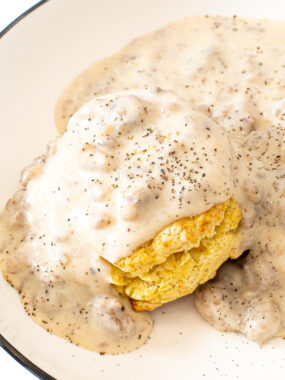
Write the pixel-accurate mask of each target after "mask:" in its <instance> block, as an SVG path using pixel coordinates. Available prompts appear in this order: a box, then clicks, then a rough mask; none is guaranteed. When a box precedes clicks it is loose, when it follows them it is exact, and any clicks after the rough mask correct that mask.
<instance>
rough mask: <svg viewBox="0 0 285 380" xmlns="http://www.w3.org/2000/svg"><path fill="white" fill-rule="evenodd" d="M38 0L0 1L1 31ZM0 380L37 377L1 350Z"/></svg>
mask: <svg viewBox="0 0 285 380" xmlns="http://www.w3.org/2000/svg"><path fill="white" fill-rule="evenodd" d="M37 2H38V1H37V0H8V1H7V0H0V31H1V30H3V29H4V28H5V27H6V26H7V25H8V24H10V22H11V21H13V20H14V19H15V18H17V17H18V16H19V15H20V14H22V13H23V12H25V10H26V9H28V8H30V7H31V6H33V5H34V4H36V3H37ZM0 368H1V374H0V379H1V380H2V379H3V380H18V379H19V380H20V379H21V380H34V379H35V376H33V375H32V374H30V373H29V372H28V371H27V370H26V369H25V368H23V367H22V366H21V365H20V364H18V363H17V362H16V361H15V360H14V359H13V358H11V356H10V355H9V354H7V353H6V352H5V351H4V350H3V349H1V348H0Z"/></svg>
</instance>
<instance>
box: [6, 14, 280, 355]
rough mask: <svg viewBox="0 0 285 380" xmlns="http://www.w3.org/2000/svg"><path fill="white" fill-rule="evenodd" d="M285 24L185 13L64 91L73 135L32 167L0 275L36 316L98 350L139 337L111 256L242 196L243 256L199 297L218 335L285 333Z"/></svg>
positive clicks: (12, 211)
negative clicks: (115, 284)
mask: <svg viewBox="0 0 285 380" xmlns="http://www.w3.org/2000/svg"><path fill="white" fill-rule="evenodd" d="M284 32H285V24H284V23H281V22H270V21H265V20H262V21H258V20H250V21H248V20H240V19H237V18H219V17H213V18H208V17H197V18H194V19H185V20H182V21H179V22H177V23H175V24H172V25H169V26H166V27H165V28H163V29H161V30H159V31H156V32H153V33H151V34H149V35H146V36H143V37H141V38H139V39H137V40H135V41H133V42H132V43H131V44H129V45H128V46H127V47H126V48H124V49H123V50H122V51H121V52H119V53H117V54H116V55H115V56H113V57H111V58H107V59H105V60H102V61H100V62H98V63H95V64H94V65H93V66H91V67H90V68H89V69H88V70H87V71H85V72H84V73H83V74H81V75H80V76H79V77H78V78H76V79H75V80H74V82H73V83H72V84H71V85H70V86H69V87H68V89H67V90H66V91H65V92H64V93H63V95H62V96H61V98H60V100H59V102H58V104H57V107H56V121H57V125H58V127H59V130H60V131H61V132H63V131H64V130H65V128H66V125H67V123H68V120H69V118H70V116H72V115H73V116H72V118H71V119H70V121H69V123H68V128H67V131H66V133H65V134H64V135H63V136H62V137H61V138H60V139H59V140H58V141H57V142H55V143H54V144H53V145H52V146H51V147H50V148H49V150H48V152H47V154H46V155H44V156H43V157H41V158H40V159H38V160H37V161H36V162H35V163H34V164H33V165H32V166H31V167H29V168H28V169H26V171H24V173H23V176H22V189H21V190H19V191H18V193H16V195H15V196H14V197H13V198H12V200H10V201H9V202H8V204H7V206H6V209H5V211H4V212H3V214H2V216H1V220H0V229H1V231H0V236H1V239H0V265H1V268H2V271H3V273H4V275H5V277H6V278H7V279H8V280H9V281H10V282H11V283H12V284H13V286H15V287H16V288H17V289H18V290H19V292H20V294H21V298H22V301H23V303H24V306H25V309H26V311H27V312H28V314H29V315H31V317H32V318H33V319H34V320H35V321H36V322H37V323H39V324H40V325H41V326H43V327H45V328H46V329H48V331H50V332H53V333H55V334H57V335H59V336H62V337H64V338H66V339H68V340H70V341H71V342H73V343H75V344H79V345H81V346H83V347H86V348H89V349H92V350H95V351H99V352H107V353H119V352H125V351H128V350H131V349H134V348H135V347H137V346H139V345H140V344H142V343H144V342H145V340H146V339H147V337H148V335H149V333H150V329H151V324H152V323H151V319H150V318H149V316H148V315H147V314H138V313H135V312H133V311H132V310H131V308H130V305H129V303H128V301H127V300H126V299H122V298H120V297H119V296H118V295H117V294H116V292H115V290H114V289H113V288H112V287H111V286H110V284H109V283H110V278H109V276H110V274H109V269H108V266H107V265H106V264H105V263H104V260H103V259H102V257H104V258H106V259H108V260H109V261H111V262H115V261H116V260H117V259H119V258H121V257H125V256H127V255H130V254H131V253H132V252H133V250H134V249H135V248H136V247H138V246H139V245H140V244H141V243H143V242H145V241H147V240H149V239H151V238H152V237H153V235H154V234H155V233H156V232H158V231H159V230H160V229H161V228H162V227H164V226H166V225H167V224H169V223H171V222H172V221H174V220H176V219H179V218H182V217H184V216H191V215H196V214H200V213H202V212H204V211H206V210H208V209H209V208H211V207H212V206H213V205H215V204H217V203H220V202H223V201H225V200H227V199H229V198H231V197H233V198H235V199H236V200H237V201H238V202H239V204H240V206H241V209H242V214H243V220H242V224H241V226H240V249H239V250H240V253H242V252H243V251H245V250H248V249H250V253H249V255H248V256H247V257H246V258H245V259H243V261H239V262H237V263H230V264H226V265H225V266H224V267H223V268H222V269H221V270H220V273H219V275H218V277H217V279H216V280H215V281H214V282H211V283H208V284H206V285H205V286H203V287H202V288H200V290H199V291H198V292H197V296H196V304H197V306H198V309H199V310H200V312H201V314H202V315H203V316H204V318H205V319H206V320H207V321H209V323H211V324H212V325H213V326H215V327H216V328H218V329H221V330H225V331H239V332H242V333H244V334H245V335H247V336H248V337H250V338H251V339H253V340H256V341H258V342H260V343H263V342H265V341H266V340H268V339H269V338H271V337H274V336H284V335H285V323H284V320H285V302H284V298H283V297H284V294H285V266H284V262H285V261H284V260H285V258H284V251H285V237H284V228H285V227H284V226H285V216H284V215H285V151H284V136H285V83H284V77H285V64H284V58H285V47H284V46H285V33H284ZM109 93H110V95H105V94H109ZM111 93H112V94H111ZM102 95H104V96H102ZM94 97H96V98H97V99H93V98H94ZM85 103H86V104H85ZM81 106H83V107H82V108H80V107H81ZM43 205H44V207H43Z"/></svg>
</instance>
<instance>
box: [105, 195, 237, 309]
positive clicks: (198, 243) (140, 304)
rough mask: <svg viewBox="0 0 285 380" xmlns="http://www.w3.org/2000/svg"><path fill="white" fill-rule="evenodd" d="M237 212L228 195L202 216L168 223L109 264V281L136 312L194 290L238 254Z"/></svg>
mask: <svg viewBox="0 0 285 380" xmlns="http://www.w3.org/2000/svg"><path fill="white" fill-rule="evenodd" d="M240 220H241V210H240V208H239V206H238V204H237V202H236V201H235V200H233V199H229V200H228V201H226V202H223V203H220V204H217V205H215V206H214V207H212V208H211V209H210V210H208V211H206V212H204V213H203V214H201V215H197V216H194V217H188V218H183V219H180V220H176V221H175V222H173V223H171V224H169V225H168V226H166V227H165V228H164V229H162V230H161V231H160V232H159V233H157V234H156V235H155V236H154V238H153V239H152V240H150V241H148V242H146V243H144V244H143V245H141V246H140V247H138V248H137V249H136V250H135V252H134V253H133V254H132V255H130V256H127V257H124V258H122V259H120V260H118V261H117V262H116V263H115V264H114V265H112V264H110V265H111V276H112V282H113V284H114V285H115V286H116V288H117V290H118V292H119V293H120V294H121V295H123V296H127V297H129V299H130V301H131V304H132V307H133V309H134V310H136V311H142V310H153V309H155V308H157V307H158V306H161V305H162V304H164V303H166V302H169V301H173V300H175V299H177V298H179V297H182V296H184V295H186V294H190V293H192V292H193V291H194V290H195V289H196V288H197V286H198V285H200V284H203V283H205V282H206V281H208V280H210V279H211V278H213V277H214V276H215V274H216V271H217V269H218V268H219V267H220V266H221V265H222V264H223V263H224V262H225V261H226V260H227V259H229V258H231V259H235V258H237V257H238V256H239V255H240V254H241V252H239V248H238V240H239V239H238V224H239V221H240Z"/></svg>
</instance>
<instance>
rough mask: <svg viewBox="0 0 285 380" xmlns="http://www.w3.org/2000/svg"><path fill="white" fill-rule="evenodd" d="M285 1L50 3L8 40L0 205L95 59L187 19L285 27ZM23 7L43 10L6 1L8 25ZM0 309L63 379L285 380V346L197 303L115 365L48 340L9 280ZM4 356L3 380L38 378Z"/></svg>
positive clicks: (34, 355)
mask: <svg viewBox="0 0 285 380" xmlns="http://www.w3.org/2000/svg"><path fill="white" fill-rule="evenodd" d="M283 1H284V0H280V1H278V0H271V1H269V0H252V1H250V2H249V1H248V0H240V1H239V2H236V1H235V0H233V1H229V0H224V1H223V0H215V1H214V0H199V2H197V1H196V0H156V1H153V0H143V1H142V0H137V1H135V0H120V1H117V0H113V1H112V0H104V1H103V0H51V1H50V2H49V3H47V4H45V5H43V6H42V7H41V8H39V9H38V10H37V11H35V12H34V14H32V15H30V16H28V17H27V18H26V19H24V20H23V21H21V23H20V24H18V26H17V27H15V29H14V30H12V31H11V32H10V33H8V34H7V36H5V37H4V38H3V41H0V53H1V69H2V70H0V83H1V87H0V88H1V91H0V105H1V126H0V174H1V178H5V186H0V203H1V202H3V200H4V199H6V198H7V197H8V196H9V195H10V194H11V192H12V191H13V189H14V188H15V185H16V182H17V177H18V173H19V170H20V169H21V168H22V167H23V166H24V165H26V164H28V163H29V161H31V159H32V157H33V156H36V155H37V154H39V153H40V152H41V151H43V150H44V146H45V143H46V142H47V141H48V139H49V138H50V137H52V136H53V135H54V134H55V130H54V129H53V128H52V125H53V115H52V113H53V107H54V102H55V100H56V97H57V95H58V94H59V93H60V91H61V90H62V89H63V88H64V86H65V84H67V83H68V82H69V81H70V79H72V78H73V76H74V75H76V74H78V73H79V72H80V71H81V70H82V69H84V68H85V67H86V66H87V65H88V64H90V63H92V62H93V61H94V60H95V59H98V58H100V57H102V56H105V55H108V54H111V53H112V52H113V51H115V50H117V49H118V48H119V47H121V46H122V45H124V44H125V43H126V42H128V41H129V40H130V39H132V38H133V37H135V36H137V35H139V34H142V33H145V32H147V31H150V30H152V29H155V28H158V27H160V26H162V25H163V24H165V23H167V22H170V21H173V20H176V19H179V18H182V17H184V16H186V15H194V14H199V13H200V14H201V13H202V14H205V13H209V14H211V13H212V14H213V13H226V14H228V15H231V14H234V13H237V14H239V15H248V16H252V17H253V16H256V17H262V16H268V17H276V18H278V17H281V15H284V14H285V13H284V2H283ZM24 3H26V6H27V7H28V6H29V5H31V3H34V2H32V1H29V2H28V1H25V0H18V1H15V0H9V1H8V0H0V22H1V23H2V24H3V21H2V19H3V15H4V14H7V17H9V18H13V17H14V16H13V13H11V9H12V11H15V9H17V12H16V11H15V13H16V14H18V13H19V12H21V11H22V10H23V4H24ZM8 4H9V5H8ZM16 5H17V6H19V7H18V8H16ZM67 5H68V6H67ZM20 6H21V8H20ZM15 13H14V15H15ZM51 19H52V22H51ZM122 19H123V21H122ZM9 21H10V20H6V22H5V21H4V24H5V23H7V22H9ZM90 32H91V35H90ZM2 104H3V105H2ZM4 126H5V127H6V128H5V127H4ZM31 136H32V137H33V138H30V137H31ZM7 163H8V164H7ZM2 181H4V180H2ZM2 183H4V182H2ZM0 304H1V305H5V308H2V309H1V308H0V331H1V332H2V333H3V335H4V336H5V337H7V339H8V340H9V341H11V343H12V344H14V345H15V346H16V347H17V348H18V349H19V350H20V351H21V352H23V353H24V354H25V355H27V356H28V357H29V358H31V359H32V360H34V361H35V362H36V363H37V364H38V365H39V366H40V367H43V369H45V370H48V371H49V372H50V373H51V374H56V375H57V377H58V379H59V380H90V379H92V380H94V379H103V380H109V379H112V378H116V379H117V380H121V379H127V380H132V379H134V378H136V380H146V379H149V380H152V379H163V380H174V379H179V380H184V379H185V380H186V379H187V380H188V379H190V378H192V379H194V380H202V379H209V380H218V379H230V380H234V379H239V380H248V379H254V378H258V379H259V380H281V379H284V378H285V342H282V341H281V340H275V341H274V342H272V343H270V344H268V345H266V346H265V347H264V348H262V349H260V348H259V347H258V346H257V345H256V344H255V343H252V342H249V341H248V340H247V339H245V338H243V337H241V336H238V335H234V334H221V333H219V332H217V331H215V330H214V329H212V328H211V327H209V326H208V325H207V324H206V323H205V322H203V321H202V319H201V317H200V316H199V315H198V313H197V312H196V310H195V308H193V307H192V306H193V305H192V299H191V297H188V298H186V299H182V300H179V301H177V302H175V303H172V304H171V305H167V306H164V307H163V308H161V309H159V310H157V311H156V312H155V313H154V316H155V322H156V325H155V327H154V331H153V333H152V336H151V340H150V342H149V343H148V344H147V345H145V346H144V347H142V348H141V349H140V350H138V351H135V352H133V353H130V354H126V355H122V356H114V357H110V356H107V355H106V356H99V355H97V354H95V353H92V352H88V351H86V350H82V349H80V348H77V347H75V346H73V345H70V344H69V343H67V342H65V341H63V340H61V339H59V338H57V337H54V336H50V335H49V334H47V333H46V332H45V331H44V330H43V329H41V328H40V327H38V326H37V325H35V324H34V323H33V322H32V321H31V320H30V319H29V318H28V317H27V316H26V315H25V313H24V311H23V309H22V307H21V305H20V302H19V300H18V296H17V294H16V292H14V291H13V289H12V288H11V287H9V286H7V285H6V283H5V282H4V281H3V279H1V278H0ZM164 313H165V314H164ZM177 321H179V323H177ZM181 333H182V334H181ZM0 352H1V350H0ZM0 355H1V356H0V368H1V372H0V379H1V380H2V379H3V380H10V379H11V380H16V379H20V380H28V379H33V376H31V375H30V374H29V373H27V372H25V371H24V370H22V369H21V368H20V367H19V366H18V365H17V364H16V363H13V361H12V359H9V358H8V359H7V358H6V354H4V353H2V352H1V353H0ZM2 362H3V363H2ZM3 371H5V372H3Z"/></svg>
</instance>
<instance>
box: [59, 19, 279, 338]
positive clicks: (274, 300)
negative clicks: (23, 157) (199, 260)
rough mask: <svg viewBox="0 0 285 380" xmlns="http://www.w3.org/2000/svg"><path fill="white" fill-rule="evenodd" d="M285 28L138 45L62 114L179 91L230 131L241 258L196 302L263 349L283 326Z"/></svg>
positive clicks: (62, 107) (202, 26) (98, 68)
mask: <svg viewBox="0 0 285 380" xmlns="http://www.w3.org/2000/svg"><path fill="white" fill-rule="evenodd" d="M284 57H285V24H284V22H279V21H269V20H246V19H239V18H237V17H233V18H224V17H196V18H190V19H188V18H186V19H184V20H181V21H178V22H177V23H174V24H171V25H168V26H166V27H164V28H162V29H160V30H158V31H155V32H153V33H150V34H148V35H146V36H143V37H140V38H138V39H136V40H134V41H133V42H131V43H130V44H129V45H128V46H126V47H125V48H124V49H122V50H121V51H120V52H118V53H117V54H115V55H114V56H112V57H110V58H107V59H104V60H102V61H99V62H97V63H95V64H94V65H92V66H91V67H89V68H88V69H87V70H86V71H85V72H83V73H82V74H81V75H79V77H77V78H76V79H75V80H74V81H73V82H72V83H71V85H70V86H69V87H68V88H67V89H66V91H65V92H64V93H63V94H62V95H61V97H60V99H59V102H58V104H57V107H56V113H55V117H56V122H57V126H58V129H59V130H60V131H63V130H64V128H65V126H66V123H67V120H68V119H69V117H70V115H72V114H73V113H74V112H75V111H76V109H78V108H79V106H81V105H82V104H84V103H85V102H86V101H87V100H88V99H90V98H92V97H94V96H98V95H101V94H105V93H110V92H113V91H122V90H129V89H134V88H146V89H147V88H152V87H154V86H158V87H160V88H163V89H164V90H172V91H173V90H174V91H175V92H176V93H177V94H178V95H179V96H181V97H183V98H184V99H187V100H188V101H189V102H191V104H192V107H196V108H197V109H200V110H201V111H202V112H204V113H205V114H207V115H208V116H209V117H210V118H212V119H213V120H214V121H215V122H216V123H218V124H219V126H221V127H223V128H224V129H225V130H226V133H227V136H228V138H229V140H230V144H231V147H232V148H231V149H232V163H233V165H232V170H233V177H234V184H235V187H234V190H233V197H234V198H235V199H236V200H237V201H238V202H239V203H240V206H241V208H242V213H243V221H242V225H241V227H240V233H241V247H240V248H241V250H242V251H245V250H248V249H250V253H249V255H248V256H247V257H246V258H245V259H244V260H243V261H239V262H237V263H230V264H226V265H225V266H224V267H223V268H222V270H221V271H220V273H219V275H218V277H217V279H216V280H214V281H213V282H210V283H208V284H206V285H205V286H203V287H202V288H201V289H200V290H199V291H198V292H197V296H196V304H197V307H198V309H199V310H200V312H201V314H202V315H203V316H204V318H205V319H206V320H207V321H208V322H209V323H211V324H212V325H213V326H215V327H216V328H218V329H220V330H223V331H239V332H242V333H243V334H245V335H247V336H248V337H249V338H251V339H253V340H256V341H258V342H259V343H263V342H265V341H266V340H268V339H269V338H271V337H273V336H283V337H284V335H285V332H284V323H285V322H284V321H285V300H284V295H285V266H284V262H285V256H284V252H285V234H284V228H285V227H284V226H285V184H284V176H285V151H284V149H285V148H284V146H285V145H284V134H285V130H284V128H285V81H284V78H285V64H284Z"/></svg>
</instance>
